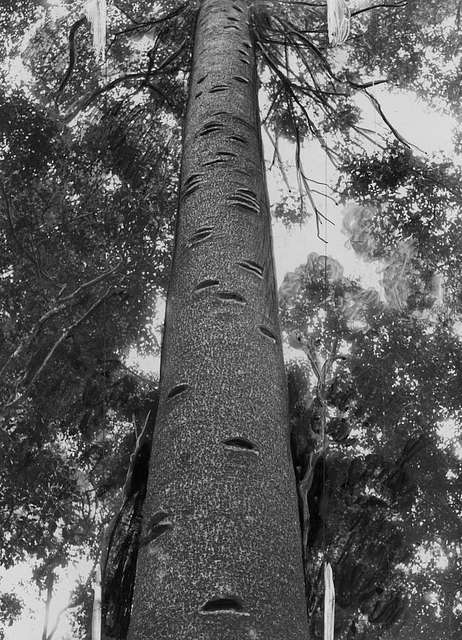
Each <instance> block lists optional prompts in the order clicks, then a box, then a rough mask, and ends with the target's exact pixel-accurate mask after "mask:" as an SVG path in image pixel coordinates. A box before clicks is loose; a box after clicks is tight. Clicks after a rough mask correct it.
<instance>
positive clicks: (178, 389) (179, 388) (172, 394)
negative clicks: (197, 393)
mask: <svg viewBox="0 0 462 640" xmlns="http://www.w3.org/2000/svg"><path fill="white" fill-rule="evenodd" d="M188 389H189V384H188V383H187V382H181V383H180V384H177V385H175V386H174V387H172V389H170V391H169V392H168V395H167V400H171V399H172V398H176V397H177V396H179V395H181V394H182V393H185V391H187V390H188Z"/></svg>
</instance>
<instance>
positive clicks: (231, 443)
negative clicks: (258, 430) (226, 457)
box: [223, 437, 259, 455]
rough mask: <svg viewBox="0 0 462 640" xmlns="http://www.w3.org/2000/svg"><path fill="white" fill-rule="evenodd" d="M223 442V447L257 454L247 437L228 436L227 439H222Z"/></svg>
mask: <svg viewBox="0 0 462 640" xmlns="http://www.w3.org/2000/svg"><path fill="white" fill-rule="evenodd" d="M223 444H224V446H225V449H230V450H232V451H241V452H243V453H244V452H245V453H253V454H255V455H259V452H258V449H257V448H256V446H255V445H254V444H253V443H252V442H250V440H247V438H241V437H237V438H228V439H227V440H224V441H223Z"/></svg>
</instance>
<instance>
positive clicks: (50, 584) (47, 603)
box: [42, 571, 55, 640]
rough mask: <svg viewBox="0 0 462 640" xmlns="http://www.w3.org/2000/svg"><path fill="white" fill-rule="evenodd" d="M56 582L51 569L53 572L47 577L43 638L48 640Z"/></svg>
mask: <svg viewBox="0 0 462 640" xmlns="http://www.w3.org/2000/svg"><path fill="white" fill-rule="evenodd" d="M54 583H55V574H54V572H53V571H51V573H49V574H48V575H47V578H46V589H47V595H46V599H45V618H44V620H43V629H42V640H48V625H49V622H50V606H51V599H52V597H53V587H54Z"/></svg>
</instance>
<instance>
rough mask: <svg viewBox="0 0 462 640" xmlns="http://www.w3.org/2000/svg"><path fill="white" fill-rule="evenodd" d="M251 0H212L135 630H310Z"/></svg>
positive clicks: (187, 137)
mask: <svg viewBox="0 0 462 640" xmlns="http://www.w3.org/2000/svg"><path fill="white" fill-rule="evenodd" d="M250 4H251V3H250V1H249V0H235V2H231V1H229V0H202V2H201V6H200V12H199V18H198V23H197V27H196V35H195V51H194V60H193V69H192V76H191V80H190V96H189V104H188V111H187V118H186V125H185V130H184V148H183V163H182V175H181V193H180V204H179V213H178V220H177V232H176V241H175V256H174V261H173V267H172V274H171V282H170V290H169V295H168V302H167V313H166V324H165V335H164V342H163V352H162V367H161V388H160V404H159V412H158V416H157V422H156V428H155V433H154V441H153V451H152V456H151V466H150V476H149V484H148V490H147V496H146V502H145V509H144V516H143V530H142V535H141V548H140V552H139V557H138V569H137V579H136V586H135V594H134V605H133V611H132V619H131V626H130V633H129V638H130V639H131V640H148V639H149V640H154V638H155V639H156V640H159V639H162V640H212V639H213V640H236V639H237V638H243V639H244V638H248V639H251V640H252V639H260V640H306V639H307V635H308V632H307V629H308V625H307V619H306V605H305V594H304V579H303V567H302V549H301V538H300V527H299V519H298V511H297V497H296V489H295V479H294V473H293V468H292V463H291V457H290V450H289V437H288V420H287V398H286V378H285V372H284V365H283V358H282V346H281V337H280V329H279V324H278V315H277V296H276V286H275V278H274V268H273V252H272V242H271V226H270V213H269V205H268V196H267V190H266V183H265V170H264V164H263V159H262V147H261V139H260V123H259V116H258V101H257V77H256V66H255V53H254V47H253V43H252V41H251V35H250V30H249V7H250Z"/></svg>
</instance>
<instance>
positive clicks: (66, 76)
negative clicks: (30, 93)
mask: <svg viewBox="0 0 462 640" xmlns="http://www.w3.org/2000/svg"><path fill="white" fill-rule="evenodd" d="M86 21H87V19H86V18H85V17H83V18H80V20H77V22H75V23H74V24H73V25H72V27H71V29H70V31H69V64H68V67H67V69H66V73H65V74H64V77H63V79H62V80H61V82H60V83H59V87H58V90H57V92H56V96H55V101H56V100H57V98H58V96H59V94H60V93H61V91H62V90H63V89H64V87H65V86H66V84H67V83H68V82H69V79H70V77H71V75H72V72H73V70H74V66H75V36H76V33H77V31H78V30H79V29H80V27H82V26H83V25H84V24H85V23H86Z"/></svg>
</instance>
